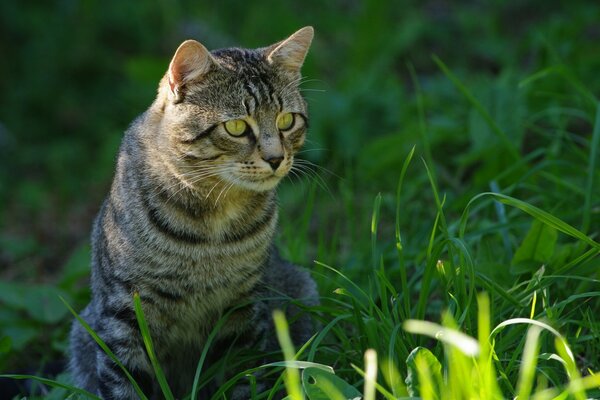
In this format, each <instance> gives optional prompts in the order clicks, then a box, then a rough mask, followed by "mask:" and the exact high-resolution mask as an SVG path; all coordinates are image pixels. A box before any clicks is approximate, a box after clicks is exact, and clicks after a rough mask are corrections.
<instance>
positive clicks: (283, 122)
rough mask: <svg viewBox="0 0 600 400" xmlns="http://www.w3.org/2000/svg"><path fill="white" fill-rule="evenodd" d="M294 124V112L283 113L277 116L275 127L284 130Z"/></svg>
mask: <svg viewBox="0 0 600 400" xmlns="http://www.w3.org/2000/svg"><path fill="white" fill-rule="evenodd" d="M293 124H294V114H292V113H284V114H281V115H280V116H279V118H277V129H279V130H282V131H285V130H286V129H290V128H291V127H292V125H293Z"/></svg>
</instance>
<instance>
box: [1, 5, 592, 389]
mask: <svg viewBox="0 0 600 400" xmlns="http://www.w3.org/2000/svg"><path fill="white" fill-rule="evenodd" d="M598 21H600V3H595V2H591V1H587V2H586V1H580V2H577V1H574V2H570V3H569V5H568V6H567V5H565V4H562V3H561V2H553V1H550V2H547V1H540V0H528V1H523V2H505V1H499V0H496V1H490V2H475V1H474V2H462V3H461V4H460V5H454V6H451V5H449V4H446V3H444V2H439V1H425V2H416V1H405V2H393V1H389V2H388V1H377V0H363V1H347V2H345V1H331V2H319V1H306V2H293V1H275V0H272V1H264V2H260V3H258V2H256V3H253V4H252V5H251V6H250V5H248V4H246V3H244V6H243V7H242V6H240V3H239V2H235V1H232V0H226V1H221V2H220V3H219V5H218V6H217V5H216V3H215V4H200V2H191V1H184V2H180V3H175V2H168V1H155V2H139V3H137V2H136V3H134V2H113V3H110V4H109V5H107V4H104V3H102V2H100V1H86V2H70V1H62V2H38V3H36V2H28V3H27V4H25V3H21V2H2V3H1V4H0V38H2V40H1V41H0V52H1V54H5V55H10V56H9V57H4V60H3V62H0V93H1V94H0V204H1V207H0V226H1V229H0V375H4V376H7V375H14V374H20V377H21V378H23V377H24V376H25V375H32V376H34V377H37V378H38V381H39V380H40V379H41V378H49V379H51V380H52V381H48V382H46V383H47V385H46V386H44V387H41V386H39V383H36V381H35V380H33V381H32V380H31V379H30V380H25V379H15V377H14V376H13V378H6V377H5V378H1V377H0V398H2V399H4V398H13V396H14V397H15V398H21V396H22V395H25V393H26V391H28V390H30V389H31V387H30V385H32V384H33V385H34V386H36V385H37V386H36V388H35V391H34V393H36V394H35V395H33V396H30V397H28V398H50V399H62V398H66V397H68V396H73V397H72V398H78V397H79V398H86V395H85V394H82V393H74V394H73V390H74V389H73V388H72V387H70V386H69V385H68V376H67V375H66V374H63V373H60V372H61V370H62V369H63V368H64V360H65V351H66V349H67V345H68V344H67V333H68V329H69V326H70V323H71V321H72V320H73V318H74V316H73V314H72V312H70V310H69V307H68V306H67V304H68V305H69V306H70V307H72V310H73V312H77V311H79V310H81V309H82V308H83V307H84V306H85V304H86V303H87V301H88V300H89V294H90V293H89V288H88V278H89V257H90V255H89V230H90V227H91V222H92V219H93V217H94V215H95V213H96V212H97V210H98V208H99V206H100V204H101V201H102V199H103V197H104V195H105V193H106V191H107V189H108V187H109V184H110V181H111V178H112V173H113V168H114V158H115V155H116V152H117V149H118V145H119V142H120V138H121V136H122V133H123V131H124V130H125V129H126V127H127V126H128V124H129V123H130V122H131V121H132V119H133V118H134V117H135V116H136V115H138V114H139V113H141V112H143V111H144V110H145V108H146V107H147V106H148V105H149V104H150V102H151V101H152V100H153V98H154V95H155V90H156V86H157V83H158V80H159V79H160V77H161V76H162V74H163V73H164V71H165V69H166V67H167V65H168V62H169V59H170V57H171V56H172V53H173V51H174V49H175V48H176V47H177V45H178V44H179V43H180V42H181V41H182V40H184V39H187V38H190V37H193V38H195V39H197V40H199V41H201V42H202V43H204V44H205V45H206V46H207V47H208V48H209V49H214V48H219V47H225V46H234V45H235V46H244V47H259V46H263V45H265V44H268V43H272V42H274V41H276V40H279V39H282V38H284V37H286V36H287V35H289V34H290V33H291V32H293V31H295V30H296V29H298V28H300V27H302V26H305V25H312V26H314V28H315V32H316V36H315V41H314V42H313V47H312V49H311V52H310V53H309V56H308V58H307V60H306V64H305V66H304V69H303V74H304V76H305V80H304V82H303V84H302V88H303V93H304V95H305V97H306V99H307V101H308V104H309V110H310V129H309V136H308V143H307V145H306V146H305V149H304V150H303V152H302V153H301V154H300V156H301V158H302V161H300V163H299V164H298V169H297V171H296V172H295V173H294V174H291V175H290V177H289V179H287V180H286V181H285V182H284V183H283V184H282V185H281V187H280V189H279V197H280V228H279V229H280V230H279V234H278V236H277V244H278V247H279V249H280V251H281V253H282V255H284V256H285V257H286V258H288V259H290V260H292V261H294V262H295V263H296V264H298V265H301V266H303V267H305V268H307V269H308V270H310V271H311V273H312V275H313V277H314V278H315V280H316V281H317V283H318V286H319V292H320V294H321V296H322V297H321V305H320V306H318V307H314V308H310V309H306V310H305V311H306V312H307V313H310V314H311V315H312V316H313V317H314V320H315V321H316V322H318V323H319V325H320V330H319V332H318V333H317V334H316V335H315V336H314V337H313V339H312V340H311V341H310V342H308V343H306V344H303V343H293V344H290V343H288V341H287V340H286V328H285V326H286V321H284V320H281V319H280V318H279V317H276V322H277V325H278V328H279V335H280V342H281V343H282V350H283V351H282V353H281V354H277V355H275V357H277V358H278V359H279V360H281V362H277V363H274V364H270V365H266V366H263V367H262V368H261V372H262V373H266V374H273V375H274V376H277V377H279V379H278V380H277V385H276V387H275V388H274V389H272V390H270V391H268V392H265V393H257V394H256V396H255V397H256V398H260V399H270V398H271V397H272V396H273V395H274V393H275V392H276V390H277V389H278V388H281V387H284V386H285V388H286V390H287V393H288V394H289V396H290V398H291V399H292V400H298V399H300V398H303V397H304V398H308V399H310V400H316V399H353V398H356V397H361V396H362V397H363V398H365V399H368V400H369V399H374V398H382V399H383V398H385V399H397V398H423V399H463V398H464V399H466V398H469V399H502V398H515V397H517V396H518V398H519V399H527V398H535V399H571V398H573V399H586V398H600V374H599V371H600V319H599V316H600V156H599V154H598V153H599V152H600V101H599V100H600V99H599V94H600V74H598V71H600V44H599V43H600V25H599V23H598ZM7 39H8V40H7ZM61 298H62V299H64V300H61ZM133 301H134V299H132V302H133ZM65 303H66V304H65ZM139 318H140V321H141V322H142V325H143V312H139ZM142 331H143V329H142ZM150 349H151V347H150ZM259 356H260V355H258V354H242V355H239V354H230V355H229V356H228V357H226V358H225V359H224V360H222V362H221V363H218V364H217V365H213V366H211V367H210V368H208V369H202V366H203V365H202V360H199V367H198V379H197V381H196V385H195V387H194V388H190V391H191V392H194V391H195V390H196V389H199V388H201V387H202V386H203V385H204V384H206V382H208V381H209V380H211V379H223V376H224V372H225V369H226V366H227V368H229V367H231V366H232V365H234V364H236V363H240V364H241V363H243V362H246V361H248V360H249V359H252V358H257V357H259ZM283 360H287V362H283ZM158 365H159V363H158ZM157 369H158V370H159V368H157ZM247 372H248V373H245V374H240V375H239V376H236V377H234V378H233V379H229V380H225V381H224V382H223V385H222V393H219V394H218V395H217V396H215V397H214V398H223V397H222V396H221V397H218V396H220V395H222V394H223V393H226V391H227V389H228V388H229V387H230V386H232V385H234V384H235V382H236V381H237V380H241V381H248V382H250V383H251V384H252V382H253V378H252V375H249V372H251V371H247ZM157 375H158V376H160V372H157ZM61 385H65V387H63V388H60V387H55V386H61ZM9 390H11V392H9ZM8 393H10V394H8ZM19 393H21V394H19ZM165 397H166V398H169V393H168V388H166V387H165ZM191 398H194V396H193V395H192V396H191Z"/></svg>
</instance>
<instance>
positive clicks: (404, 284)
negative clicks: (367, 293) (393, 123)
mask: <svg viewBox="0 0 600 400" xmlns="http://www.w3.org/2000/svg"><path fill="white" fill-rule="evenodd" d="M414 154H415V146H413V147H412V149H411V150H410V152H409V153H408V156H406V158H405V159H404V164H403V165H402V170H401V171H400V177H399V178H398V188H397V190H396V251H397V253H398V264H399V266H400V285H401V288H400V290H401V291H402V298H403V303H404V304H403V305H404V307H403V308H401V310H402V311H403V312H402V316H403V317H404V318H410V308H411V307H410V289H409V287H408V274H407V271H406V263H405V261H404V247H403V244H402V235H401V233H400V198H401V193H402V184H403V183H404V177H405V175H406V171H407V170H408V166H409V165H410V162H411V160H412V158H413V155H414Z"/></svg>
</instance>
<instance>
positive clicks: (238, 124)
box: [225, 119, 248, 136]
mask: <svg viewBox="0 0 600 400" xmlns="http://www.w3.org/2000/svg"><path fill="white" fill-rule="evenodd" d="M247 127H248V124H246V121H244V120H242V119H232V120H231V121H227V122H225V130H226V131H227V133H229V134H230V135H232V136H242V135H243V134H244V132H246V129H247Z"/></svg>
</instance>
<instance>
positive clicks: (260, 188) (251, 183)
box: [235, 176, 281, 192]
mask: <svg viewBox="0 0 600 400" xmlns="http://www.w3.org/2000/svg"><path fill="white" fill-rule="evenodd" d="M280 181H281V178H278V177H276V176H272V177H269V178H266V179H261V180H243V179H240V180H237V181H236V182H235V184H236V185H237V186H239V187H241V188H244V189H246V190H251V191H253V192H268V191H269V190H273V189H275V188H276V187H277V185H278V184H279V182H280Z"/></svg>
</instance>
